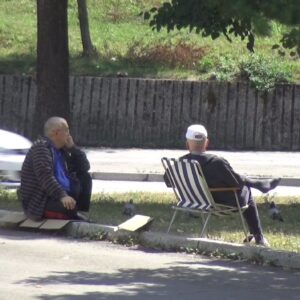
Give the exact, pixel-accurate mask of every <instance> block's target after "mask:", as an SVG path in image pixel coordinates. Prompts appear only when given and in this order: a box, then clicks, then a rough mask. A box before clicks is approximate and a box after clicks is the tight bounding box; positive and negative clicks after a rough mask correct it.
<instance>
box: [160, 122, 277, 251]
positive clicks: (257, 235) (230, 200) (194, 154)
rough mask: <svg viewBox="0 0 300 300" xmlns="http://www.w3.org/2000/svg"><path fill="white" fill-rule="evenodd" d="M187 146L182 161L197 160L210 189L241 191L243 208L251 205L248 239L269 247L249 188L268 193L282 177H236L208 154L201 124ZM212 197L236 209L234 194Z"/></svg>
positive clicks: (190, 133) (191, 129)
mask: <svg viewBox="0 0 300 300" xmlns="http://www.w3.org/2000/svg"><path fill="white" fill-rule="evenodd" d="M186 146H187V149H188V150H189V153H188V154H186V155H184V156H182V157H181V158H180V159H188V160H196V161H198V162H199V164H200V166H201V168H202V171H203V174H204V177H205V179H206V182H207V184H208V186H209V188H216V187H218V188H220V187H238V188H239V191H238V193H237V196H238V200H239V203H240V206H245V205H248V208H247V209H246V210H245V211H244V212H243V215H244V218H245V220H246V222H247V225H248V227H249V231H250V234H251V235H250V236H248V237H247V239H248V241H251V240H252V239H253V238H254V239H255V243H256V244H258V245H262V246H268V245H269V244H268V242H267V240H266V238H265V237H264V236H263V233H262V228H261V224H260V219H259V214H258V211H257V207H256V203H255V202H254V200H253V198H252V195H251V190H250V188H255V189H258V190H260V191H261V192H263V193H267V192H268V191H270V190H272V189H274V188H275V187H276V186H277V185H278V184H279V182H280V178H274V179H268V180H254V179H251V178H248V177H246V176H241V175H239V174H237V173H236V172H235V171H234V170H233V169H232V167H231V166H230V164H229V163H228V161H226V160H225V159H224V158H221V157H218V156H216V155H213V154H209V153H207V152H205V151H206V149H207V147H208V138H207V131H206V129H205V127H204V126H202V125H199V124H195V125H191V126H189V127H188V129H187V132H186ZM164 178H165V181H166V184H167V186H169V187H170V186H171V183H170V182H168V176H166V174H165V176H164ZM212 196H213V199H214V201H215V202H216V203H220V204H225V205H230V206H236V199H235V196H234V194H233V193H232V192H218V193H214V192H212ZM246 241H247V240H245V242H246Z"/></svg>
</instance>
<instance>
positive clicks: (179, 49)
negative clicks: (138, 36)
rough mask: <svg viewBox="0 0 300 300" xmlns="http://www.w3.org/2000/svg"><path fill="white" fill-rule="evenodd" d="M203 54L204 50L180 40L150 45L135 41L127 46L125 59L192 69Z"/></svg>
mask: <svg viewBox="0 0 300 300" xmlns="http://www.w3.org/2000/svg"><path fill="white" fill-rule="evenodd" d="M205 53H206V48H204V47H199V46H196V45H194V44H192V43H188V42H186V41H184V40H181V39H179V40H176V41H171V40H170V41H168V42H165V43H161V42H156V43H155V44H152V45H144V44H143V42H141V41H135V42H133V43H132V44H131V45H130V46H129V49H128V52H127V55H126V57H127V58H128V59H129V60H131V61H136V62H139V63H141V64H149V63H150V64H163V65H165V66H172V67H184V68H190V69H193V68H195V66H196V64H197V62H198V61H199V59H201V58H202V57H203V56H204V55H205Z"/></svg>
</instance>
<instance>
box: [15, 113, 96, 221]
mask: <svg viewBox="0 0 300 300" xmlns="http://www.w3.org/2000/svg"><path fill="white" fill-rule="evenodd" d="M89 168H90V164H89V161H88V160H87V157H86V155H85V153H84V152H83V151H81V150H80V149H79V148H77V147H76V146H75V144H74V141H73V138H72V136H71V135H70V132H69V126H68V123H67V121H66V120H65V119H63V118H60V117H51V118H50V119H48V120H47V121H46V123H45V125H44V137H40V138H38V139H37V140H36V141H35V142H34V143H33V145H32V147H31V148H30V150H29V151H28V153H27V155H26V158H25V160H24V163H23V166H22V171H21V188H20V197H21V200H22V205H23V209H24V212H25V214H26V215H27V217H28V218H30V219H32V220H36V221H37V220H41V219H43V218H54V219H76V220H78V219H85V217H84V216H83V215H82V214H81V215H80V213H79V211H84V212H87V211H89V206H90V197H91V189H92V180H91V176H90V174H89V173H88V170H89Z"/></svg>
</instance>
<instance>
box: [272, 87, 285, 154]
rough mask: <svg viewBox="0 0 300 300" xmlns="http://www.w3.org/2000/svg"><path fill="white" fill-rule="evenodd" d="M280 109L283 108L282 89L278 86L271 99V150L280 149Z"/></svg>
mask: <svg viewBox="0 0 300 300" xmlns="http://www.w3.org/2000/svg"><path fill="white" fill-rule="evenodd" d="M282 108H283V87H282V86H278V87H277V88H276V90H275V93H274V98H273V99H272V105H271V110H272V127H271V140H272V149H280V148H281V143H282Z"/></svg>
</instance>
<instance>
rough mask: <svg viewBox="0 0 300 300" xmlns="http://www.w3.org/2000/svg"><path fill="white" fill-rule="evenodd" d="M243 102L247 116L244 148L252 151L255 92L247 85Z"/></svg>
mask: <svg viewBox="0 0 300 300" xmlns="http://www.w3.org/2000/svg"><path fill="white" fill-rule="evenodd" d="M245 101H246V116H247V125H246V126H245V148H246V149H253V147H254V130H255V90H254V89H253V88H251V87H250V86H249V83H248V84H247V94H246V99H245Z"/></svg>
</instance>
